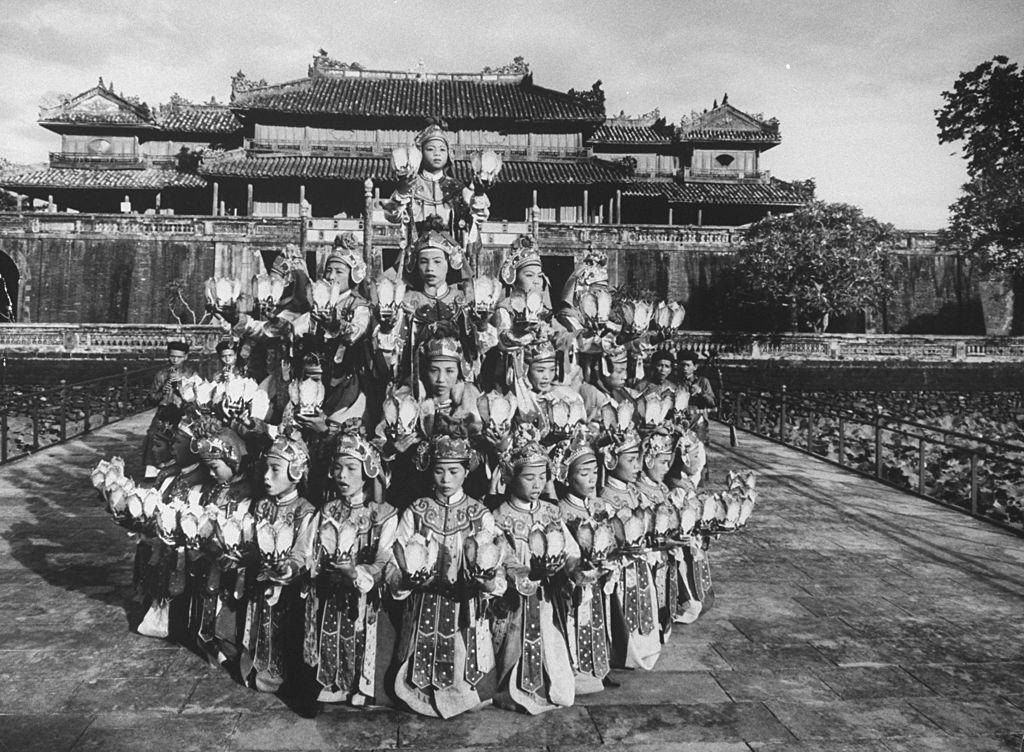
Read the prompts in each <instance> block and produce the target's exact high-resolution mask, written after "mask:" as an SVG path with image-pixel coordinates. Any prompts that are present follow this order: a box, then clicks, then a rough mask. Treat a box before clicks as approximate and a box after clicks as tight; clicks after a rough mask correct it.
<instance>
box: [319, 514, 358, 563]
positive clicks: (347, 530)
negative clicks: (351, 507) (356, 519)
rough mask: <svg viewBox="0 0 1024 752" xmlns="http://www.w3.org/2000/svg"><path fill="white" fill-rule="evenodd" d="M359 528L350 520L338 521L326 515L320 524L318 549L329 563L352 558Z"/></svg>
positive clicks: (346, 560)
mask: <svg viewBox="0 0 1024 752" xmlns="http://www.w3.org/2000/svg"><path fill="white" fill-rule="evenodd" d="M358 535H359V530H358V528H356V526H355V525H353V524H352V522H351V521H349V520H345V521H343V522H338V521H337V520H335V519H333V518H331V517H328V518H326V519H324V521H323V522H322V523H321V524H320V550H321V551H322V552H323V555H324V557H325V558H326V559H327V561H328V562H330V563H342V562H348V561H351V560H352V556H353V548H355V544H356V537H357V536H358Z"/></svg>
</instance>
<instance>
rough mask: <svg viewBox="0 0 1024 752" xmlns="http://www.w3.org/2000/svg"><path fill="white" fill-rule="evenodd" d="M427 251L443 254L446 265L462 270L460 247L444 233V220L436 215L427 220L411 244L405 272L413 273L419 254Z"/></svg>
mask: <svg viewBox="0 0 1024 752" xmlns="http://www.w3.org/2000/svg"><path fill="white" fill-rule="evenodd" d="M428 249H434V250H438V251H441V252H442V253H444V255H445V257H446V258H447V259H448V265H449V266H450V267H451V268H452V269H461V268H462V246H460V245H459V244H458V243H457V242H455V238H453V237H452V236H451V235H449V234H448V233H447V232H445V229H444V220H442V219H441V218H440V217H438V216H436V215H434V216H431V217H428V218H427V226H426V227H425V229H424V230H423V232H422V233H420V236H419V237H418V238H416V242H414V243H413V245H412V253H410V254H409V258H408V261H407V263H406V270H407V271H413V270H414V269H415V268H416V266H417V264H418V263H419V259H420V254H421V253H423V252H424V251H426V250H428Z"/></svg>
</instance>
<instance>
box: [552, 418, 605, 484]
mask: <svg viewBox="0 0 1024 752" xmlns="http://www.w3.org/2000/svg"><path fill="white" fill-rule="evenodd" d="M585 457H591V458H593V459H595V460H596V459H597V451H596V450H595V449H594V444H593V442H591V440H590V435H589V433H588V431H587V429H586V427H585V426H577V427H576V430H575V431H574V432H573V434H572V436H570V437H569V438H567V439H563V440H562V441H560V442H558V443H557V444H555V445H554V446H553V447H552V448H551V472H552V474H553V475H554V476H555V479H556V480H558V481H560V482H562V483H564V482H565V481H566V479H567V478H568V477H569V470H570V469H571V468H572V465H573V463H574V462H577V461H579V460H581V459H584V458H585Z"/></svg>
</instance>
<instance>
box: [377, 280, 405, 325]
mask: <svg viewBox="0 0 1024 752" xmlns="http://www.w3.org/2000/svg"><path fill="white" fill-rule="evenodd" d="M404 300H405V281H404V280H397V281H396V280H393V279H391V278H389V277H381V278H380V279H378V280H377V310H378V312H379V313H380V319H381V321H384V322H390V321H391V320H392V319H393V318H394V317H395V314H397V313H398V311H399V310H400V309H401V307H402V301H404Z"/></svg>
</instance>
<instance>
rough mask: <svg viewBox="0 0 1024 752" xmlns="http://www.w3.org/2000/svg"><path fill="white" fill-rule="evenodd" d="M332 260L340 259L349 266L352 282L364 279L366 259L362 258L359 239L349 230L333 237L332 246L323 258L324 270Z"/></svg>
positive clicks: (356, 282) (357, 282)
mask: <svg viewBox="0 0 1024 752" xmlns="http://www.w3.org/2000/svg"><path fill="white" fill-rule="evenodd" d="M332 261H340V262H341V263H343V264H345V265H346V266H347V267H348V268H349V275H350V277H351V278H352V282H353V284H357V285H358V284H359V283H360V282H362V281H363V280H364V279H366V260H365V259H364V258H363V253H362V249H361V248H360V247H359V241H358V240H357V239H356V236H355V235H353V234H352V233H351V232H345V233H342V234H341V235H338V236H337V237H335V238H334V246H333V247H332V248H331V251H330V253H328V254H327V258H326V259H324V270H325V271H326V269H327V265H328V264H330V263H331V262H332Z"/></svg>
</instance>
